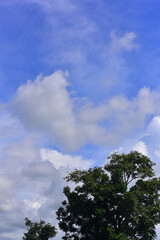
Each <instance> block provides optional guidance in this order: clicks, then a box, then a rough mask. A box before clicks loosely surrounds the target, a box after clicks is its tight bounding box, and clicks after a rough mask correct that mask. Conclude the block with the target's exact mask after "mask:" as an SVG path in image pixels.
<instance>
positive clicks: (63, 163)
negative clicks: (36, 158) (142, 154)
mask: <svg viewBox="0 0 160 240" xmlns="http://www.w3.org/2000/svg"><path fill="white" fill-rule="evenodd" d="M41 157H42V159H43V160H44V161H45V160H48V161H49V162H51V163H52V164H53V166H54V167H55V168H56V169H59V168H60V167H66V168H68V169H75V168H77V169H87V168H89V167H91V166H92V165H93V163H94V162H93V161H92V160H84V159H82V157H81V156H71V155H67V154H62V153H60V152H58V151H56V150H50V149H41Z"/></svg>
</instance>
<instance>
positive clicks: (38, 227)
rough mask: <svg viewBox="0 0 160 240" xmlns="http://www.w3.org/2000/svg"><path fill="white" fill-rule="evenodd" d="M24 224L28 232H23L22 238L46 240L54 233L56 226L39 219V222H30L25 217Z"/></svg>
mask: <svg viewBox="0 0 160 240" xmlns="http://www.w3.org/2000/svg"><path fill="white" fill-rule="evenodd" d="M25 224H26V226H27V227H28V232H27V233H24V237H23V240H48V239H49V238H53V237H54V236H55V235H56V228H55V227H54V226H51V224H50V223H47V224H46V223H45V221H43V220H40V222H32V221H31V220H29V219H28V218H25Z"/></svg>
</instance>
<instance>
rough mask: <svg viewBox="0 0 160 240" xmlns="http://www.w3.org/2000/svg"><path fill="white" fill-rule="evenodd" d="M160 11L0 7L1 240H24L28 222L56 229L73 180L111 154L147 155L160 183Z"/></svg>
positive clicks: (147, 6) (72, 3)
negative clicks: (74, 174)
mask: <svg viewBox="0 0 160 240" xmlns="http://www.w3.org/2000/svg"><path fill="white" fill-rule="evenodd" d="M159 12H160V2H159V1H158V0H152V1H151V0H145V1H144V0H143V1H142V0H135V1H126V0H121V1H109V0H99V1H96V0H85V1H84V0H81V1H78V0H45V1H43V0H6V1H0V133H1V134H0V163H1V170H0V179H1V181H0V182H1V183H0V192H1V194H0V195H1V197H0V212H1V216H2V222H1V223H0V239H2V240H17V239H21V238H22V235H23V232H24V221H23V219H24V218H25V217H26V216H27V217H29V218H30V219H32V220H39V219H40V218H42V219H45V220H46V221H49V222H51V223H53V224H55V225H56V224H57V222H56V220H55V211H56V210H57V208H58V206H59V204H60V202H61V201H62V199H63V194H62V189H63V186H64V185H65V184H66V183H65V182H64V180H63V178H64V176H65V175H66V172H67V171H71V170H73V169H75V168H82V169H83V168H84V169H87V168H89V167H91V166H94V165H98V166H101V165H102V164H104V163H105V161H106V157H107V156H108V155H109V154H110V153H111V152H112V151H115V150H116V151H119V152H129V151H131V150H138V151H140V152H142V153H144V154H146V155H148V156H149V157H150V158H151V159H152V160H153V161H155V162H156V163H157V165H156V174H157V175H159V172H160V165H159V160H160V144H159V142H160V28H159V26H160V14H159ZM159 232H160V230H159V227H158V228H157V235H158V237H157V239H160V233H159ZM60 239H61V233H60V234H59V235H57V237H56V240H60Z"/></svg>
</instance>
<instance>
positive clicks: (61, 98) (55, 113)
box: [9, 71, 105, 150]
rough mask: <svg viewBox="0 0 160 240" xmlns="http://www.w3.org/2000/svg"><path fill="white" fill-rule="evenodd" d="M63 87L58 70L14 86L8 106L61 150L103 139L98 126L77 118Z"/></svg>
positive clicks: (70, 99) (66, 85)
mask: <svg viewBox="0 0 160 240" xmlns="http://www.w3.org/2000/svg"><path fill="white" fill-rule="evenodd" d="M67 87H68V82H67V80H66V78H65V74H64V73H63V72H61V71H57V72H55V73H54V74H52V75H50V76H48V77H44V78H43V77H41V76H39V77H38V78H37V79H36V80H35V81H34V82H30V81H29V82H28V83H27V84H26V85H23V86H21V87H20V88H19V89H18V91H17V93H16V95H15V97H14V99H13V100H12V102H10V104H9V109H10V110H11V112H12V114H14V115H15V116H17V117H18V118H19V119H20V121H22V123H23V124H24V125H26V126H27V128H28V129H30V130H32V129H33V130H36V129H37V130H39V131H42V132H44V133H46V134H47V137H48V136H49V137H50V138H52V141H53V143H54V144H56V145H58V146H60V147H61V148H62V149H66V150H75V149H77V148H79V147H80V146H81V145H83V144H85V143H86V142H88V141H91V142H94V143H98V142H100V143H101V142H104V141H105V134H104V132H105V130H104V129H103V128H102V127H100V126H98V125H97V123H93V122H92V121H91V122H89V123H86V122H85V121H82V120H81V119H80V118H78V115H76V113H75V110H76V111H77V109H75V107H74V101H73V98H71V96H70V93H69V91H68V90H67Z"/></svg>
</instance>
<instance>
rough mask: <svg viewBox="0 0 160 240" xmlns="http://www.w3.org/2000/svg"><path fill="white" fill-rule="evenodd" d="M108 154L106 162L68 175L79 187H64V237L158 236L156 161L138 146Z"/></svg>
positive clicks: (116, 239)
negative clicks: (125, 152)
mask: <svg viewBox="0 0 160 240" xmlns="http://www.w3.org/2000/svg"><path fill="white" fill-rule="evenodd" d="M109 160H110V163H109V164H107V165H105V166H104V167H95V168H92V169H89V170H88V171H79V170H75V171H73V172H71V173H70V174H69V175H68V176H67V177H66V180H67V181H73V182H74V183H75V184H76V187H75V189H74V190H73V191H72V190H71V189H70V188H69V187H65V188H64V194H65V196H66V200H65V201H63V202H62V206H61V207H60V208H59V209H58V211H57V219H58V220H59V227H60V229H61V230H63V231H64V232H65V236H64V237H63V239H65V240H67V239H69V240H86V239H89V240H128V239H129V240H139V239H141V240H153V239H155V237H156V232H155V226H156V224H158V223H160V200H159V190H160V179H159V178H154V171H153V168H152V167H153V165H154V163H153V162H151V161H150V159H149V158H148V157H146V156H144V155H142V154H140V153H138V152H130V153H129V154H118V153H114V154H112V155H111V156H110V157H109ZM108 173H110V174H108ZM146 178H147V179H146ZM133 180H136V182H135V184H134V185H133V186H132V187H130V188H129V187H128V184H129V183H130V182H131V181H133Z"/></svg>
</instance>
